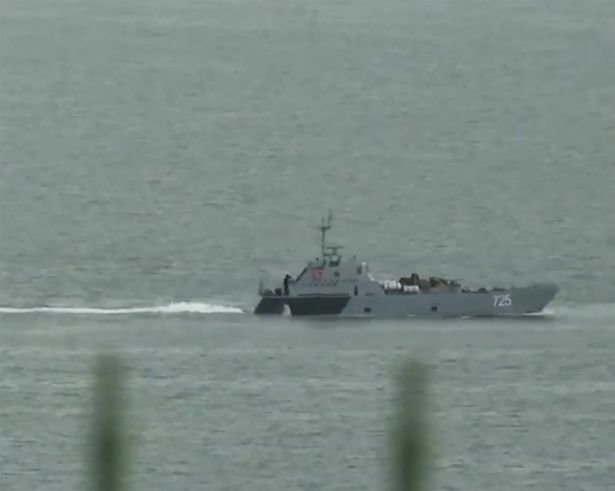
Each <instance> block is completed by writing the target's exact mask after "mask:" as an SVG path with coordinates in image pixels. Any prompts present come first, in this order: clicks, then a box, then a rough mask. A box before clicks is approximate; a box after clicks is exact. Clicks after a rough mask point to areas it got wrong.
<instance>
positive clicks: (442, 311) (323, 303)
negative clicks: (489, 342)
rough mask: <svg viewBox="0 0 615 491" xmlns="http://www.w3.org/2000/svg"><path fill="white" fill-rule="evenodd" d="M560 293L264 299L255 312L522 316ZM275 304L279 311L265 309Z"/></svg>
mask: <svg viewBox="0 0 615 491" xmlns="http://www.w3.org/2000/svg"><path fill="white" fill-rule="evenodd" d="M557 291H558V288H557V286H555V285H552V284H535V285H530V286H526V287H521V288H511V289H507V290H498V291H487V292H458V293H451V292H441V293H436V292H433V293H419V294H409V295H402V294H387V295H362V296H360V295H317V294H316V295H305V296H289V297H283V296H280V297H262V299H261V301H260V303H259V305H258V306H257V308H256V309H255V313H257V314H262V313H270V314H276V313H282V311H283V310H284V306H285V305H287V306H288V308H289V310H290V313H291V315H293V316H318V315H326V316H331V315H336V316H340V317H408V316H431V317H433V316H437V317H499V316H519V315H527V314H534V313H539V312H541V311H543V310H544V308H545V307H546V305H547V304H548V303H549V302H550V301H551V300H553V298H554V297H555V295H556V294H557ZM273 305H275V306H277V308H269V309H267V308H265V307H266V306H273Z"/></svg>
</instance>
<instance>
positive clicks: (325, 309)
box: [254, 214, 558, 317]
mask: <svg viewBox="0 0 615 491" xmlns="http://www.w3.org/2000/svg"><path fill="white" fill-rule="evenodd" d="M331 218H332V216H331V214H329V217H328V218H327V219H326V220H325V219H322V221H321V224H320V226H319V229H320V232H321V251H320V256H319V257H317V258H315V259H314V260H310V261H308V262H307V265H306V266H305V267H304V268H303V271H301V273H300V274H299V275H298V276H297V277H296V278H293V277H291V276H290V275H289V274H286V275H285V277H284V279H283V281H282V283H281V284H280V286H279V287H277V288H274V289H265V288H264V286H263V282H262V281H261V282H260V285H259V297H260V301H259V302H258V304H257V306H256V308H255V309H254V313H255V314H276V315H281V314H284V313H285V312H286V311H290V314H291V315H293V316H343V317H357V316H359V317H408V316H441V317H492V316H519V315H527V314H534V313H539V312H541V311H542V310H543V309H544V308H545V306H546V305H547V304H548V303H549V302H550V301H551V300H552V299H553V298H554V297H555V295H556V294H557V292H558V287H557V286H556V285H554V284H551V283H534V284H530V285H527V286H522V287H511V288H479V289H476V290H472V289H470V288H467V287H464V286H462V285H461V284H459V282H458V281H456V280H447V279H445V278H441V277H434V276H430V277H426V278H421V277H420V276H419V275H418V274H417V273H412V274H411V275H410V276H405V277H404V276H402V277H400V278H399V279H385V280H378V279H376V278H375V277H374V276H373V275H372V273H371V272H370V268H369V265H368V263H367V262H366V261H362V260H359V259H357V257H356V256H352V257H351V258H349V259H343V258H342V255H341V254H340V249H341V248H342V246H340V245H328V244H327V242H326V234H327V232H328V231H329V230H330V229H331Z"/></svg>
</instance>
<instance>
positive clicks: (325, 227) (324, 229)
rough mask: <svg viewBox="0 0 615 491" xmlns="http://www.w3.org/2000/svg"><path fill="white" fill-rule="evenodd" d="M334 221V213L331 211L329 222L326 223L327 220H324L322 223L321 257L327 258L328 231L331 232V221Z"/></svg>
mask: <svg viewBox="0 0 615 491" xmlns="http://www.w3.org/2000/svg"><path fill="white" fill-rule="evenodd" d="M332 219H333V213H332V212H331V211H329V216H328V217H327V220H326V221H325V219H324V218H323V219H322V220H321V222H320V227H319V228H320V250H321V253H322V255H321V257H322V258H323V260H324V258H325V256H326V242H325V236H326V234H327V230H329V229H330V228H331V220H332Z"/></svg>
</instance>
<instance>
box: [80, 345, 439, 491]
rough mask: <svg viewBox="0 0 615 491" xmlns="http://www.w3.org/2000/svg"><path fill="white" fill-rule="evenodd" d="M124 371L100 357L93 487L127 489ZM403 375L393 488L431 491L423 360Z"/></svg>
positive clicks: (393, 431) (393, 435) (393, 444)
mask: <svg viewBox="0 0 615 491" xmlns="http://www.w3.org/2000/svg"><path fill="white" fill-rule="evenodd" d="M121 375H122V371H121V368H120V364H119V361H118V359H117V358H116V357H114V356H110V355H105V356H100V357H99V359H98V362H97V366H96V381H95V390H94V421H93V424H92V428H93V433H92V441H91V449H92V454H91V482H92V490H93V491H120V490H124V489H125V483H124V477H125V471H126V470H127V469H126V466H127V465H128V452H127V438H126V434H125V433H124V427H123V420H122V416H123V411H122V409H123V408H122V398H121V387H120V383H121V379H122V376H121ZM397 379H398V380H397V381H398V385H397V386H398V395H397V403H396V408H395V409H396V410H395V414H394V417H393V420H392V425H391V428H390V450H391V467H392V468H391V472H392V479H391V483H392V491H425V490H426V489H427V487H426V481H427V474H428V472H427V471H428V469H427V466H428V462H429V460H430V459H429V455H428V452H429V445H428V431H427V421H426V413H427V408H426V404H427V394H426V392H427V380H426V369H425V367H424V366H423V365H421V364H419V363H417V362H414V361H408V362H406V364H405V365H404V366H403V367H402V369H401V370H400V372H399V374H398V377H397ZM170 491H171V490H170Z"/></svg>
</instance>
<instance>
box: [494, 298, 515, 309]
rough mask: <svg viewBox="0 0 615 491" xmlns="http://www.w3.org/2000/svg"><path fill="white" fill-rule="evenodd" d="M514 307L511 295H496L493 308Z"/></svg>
mask: <svg viewBox="0 0 615 491" xmlns="http://www.w3.org/2000/svg"><path fill="white" fill-rule="evenodd" d="M511 305H512V299H511V298H510V295H494V296H493V306H494V307H509V306H511Z"/></svg>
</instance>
